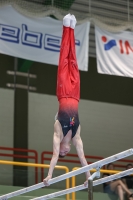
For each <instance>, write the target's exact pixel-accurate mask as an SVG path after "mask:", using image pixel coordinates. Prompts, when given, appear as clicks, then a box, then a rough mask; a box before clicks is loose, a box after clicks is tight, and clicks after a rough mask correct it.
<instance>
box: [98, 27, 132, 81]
mask: <svg viewBox="0 0 133 200" xmlns="http://www.w3.org/2000/svg"><path fill="white" fill-rule="evenodd" d="M95 38H96V56H97V68H98V72H99V73H101V74H110V75H118V76H126V77H133V32H128V31H123V32H119V33H110V32H108V31H105V30H101V29H100V28H98V27H97V26H95Z"/></svg>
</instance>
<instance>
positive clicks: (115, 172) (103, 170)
mask: <svg viewBox="0 0 133 200" xmlns="http://www.w3.org/2000/svg"><path fill="white" fill-rule="evenodd" d="M77 169H79V167H74V168H73V169H72V171H74V170H77ZM99 171H100V173H108V174H117V173H120V172H121V171H117V170H106V169H100V170H99ZM90 172H96V169H91V170H90ZM75 183H76V178H75V176H73V177H72V187H75V185H76V184H75ZM75 199H76V194H75V192H73V193H72V200H75Z"/></svg>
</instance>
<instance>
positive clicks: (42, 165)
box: [0, 160, 70, 200]
mask: <svg viewBox="0 0 133 200" xmlns="http://www.w3.org/2000/svg"><path fill="white" fill-rule="evenodd" d="M0 164H4V165H17V166H27V167H41V168H49V167H50V165H46V164H35V163H25V162H14V161H6V160H0ZM55 169H60V170H65V172H66V173H68V172H69V169H68V167H66V166H59V165H56V166H55ZM36 185H39V184H36ZM36 185H34V186H36ZM41 185H42V186H41V187H45V185H44V184H43V182H42V184H41ZM69 187H70V184H69V178H67V179H66V188H67V189H68V188H69ZM27 188H32V186H31V187H27ZM37 189H38V188H37ZM19 191H20V192H19ZM29 191H32V190H30V189H29ZM29 191H28V190H27V189H26V188H24V189H21V190H18V191H16V192H12V193H9V195H8V196H7V195H3V196H0V199H1V200H4V199H8V198H11V197H14V196H18V195H19V194H24V193H26V192H29ZM5 196H6V197H5ZM66 200H69V194H67V195H66Z"/></svg>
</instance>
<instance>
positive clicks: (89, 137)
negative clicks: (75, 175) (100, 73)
mask: <svg viewBox="0 0 133 200" xmlns="http://www.w3.org/2000/svg"><path fill="white" fill-rule="evenodd" d="M28 108H29V110H28V121H29V124H28V147H29V148H30V149H36V150H37V151H38V153H39V154H41V152H42V151H52V137H53V124H54V116H55V113H56V112H57V110H58V102H57V98H56V97H55V96H52V95H43V94H35V93H31V92H30V93H29V107H28ZM132 116H133V107H131V106H124V105H117V104H111V103H102V102H96V101H89V100H80V103H79V117H80V122H81V137H82V140H83V144H84V151H85V154H86V155H97V156H103V157H108V156H111V155H113V154H116V153H119V152H121V151H124V150H127V149H129V148H132V146H133V145H132V140H131V138H132V130H133V123H132ZM70 153H76V150H75V148H74V147H73V146H72V150H71V152H70ZM132 159H133V157H132ZM48 163H49V162H48ZM58 164H62V165H64V164H65V165H66V163H58ZM67 166H68V167H69V168H70V169H71V168H72V166H71V164H69V163H67ZM74 166H75V167H76V166H77V165H76V164H74ZM78 166H80V165H78ZM57 175H59V174H58V172H57V171H56V170H55V171H54V176H57ZM82 178H83V179H84V178H85V177H83V176H82ZM80 179H81V178H80Z"/></svg>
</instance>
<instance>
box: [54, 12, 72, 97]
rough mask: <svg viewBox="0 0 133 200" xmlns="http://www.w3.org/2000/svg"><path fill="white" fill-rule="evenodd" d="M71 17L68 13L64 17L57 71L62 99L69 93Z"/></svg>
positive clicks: (58, 89)
mask: <svg viewBox="0 0 133 200" xmlns="http://www.w3.org/2000/svg"><path fill="white" fill-rule="evenodd" d="M70 18H71V15H70V14H68V15H66V16H65V17H64V18H63V34H62V42H61V47H60V57H59V65H58V73H57V91H56V94H57V98H58V100H60V99H61V98H62V97H67V95H69V90H68V89H69V84H70V78H69V69H68V59H69V51H70Z"/></svg>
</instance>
